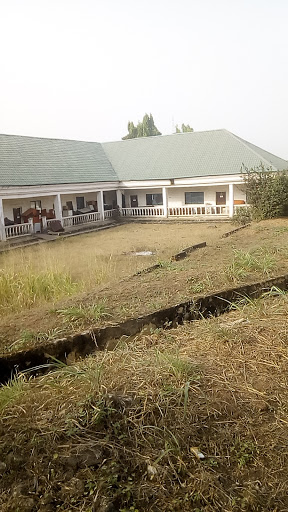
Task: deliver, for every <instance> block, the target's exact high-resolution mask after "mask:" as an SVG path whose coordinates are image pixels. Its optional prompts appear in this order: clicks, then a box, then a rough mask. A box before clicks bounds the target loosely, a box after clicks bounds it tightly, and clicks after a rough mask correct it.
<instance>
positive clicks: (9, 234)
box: [5, 223, 33, 238]
mask: <svg viewBox="0 0 288 512" xmlns="http://www.w3.org/2000/svg"><path fill="white" fill-rule="evenodd" d="M5 233H6V238H13V237H14V236H25V235H31V234H32V233H33V224H30V223H25V224H14V225H13V226H5Z"/></svg>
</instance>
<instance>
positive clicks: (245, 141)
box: [230, 132, 288, 163]
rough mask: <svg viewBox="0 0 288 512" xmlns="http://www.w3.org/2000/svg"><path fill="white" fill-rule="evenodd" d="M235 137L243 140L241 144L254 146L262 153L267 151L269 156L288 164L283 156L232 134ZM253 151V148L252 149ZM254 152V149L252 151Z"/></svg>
mask: <svg viewBox="0 0 288 512" xmlns="http://www.w3.org/2000/svg"><path fill="white" fill-rule="evenodd" d="M230 133H231V134H232V135H234V137H236V138H237V139H239V140H241V142H244V144H245V145H247V144H248V146H254V147H255V148H258V149H260V150H261V151H265V153H268V155H271V156H274V157H275V158H280V160H284V162H287V163H288V160H286V158H282V157H281V156H278V155H275V153H271V151H267V149H264V148H260V146H257V144H253V142H249V140H245V139H242V137H239V136H238V135H235V134H234V133H232V132H230ZM251 149H252V148H251ZM252 151H253V149H252Z"/></svg>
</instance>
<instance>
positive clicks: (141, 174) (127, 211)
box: [0, 130, 288, 241]
mask: <svg viewBox="0 0 288 512" xmlns="http://www.w3.org/2000/svg"><path fill="white" fill-rule="evenodd" d="M260 165H262V166H264V167H265V168H267V169H271V170H272V171H275V172H276V171H281V170H284V169H287V168H288V162H287V161H286V160H284V159H281V158H279V157H277V156H275V155H272V154H271V153H268V152H267V151H265V150H263V149H261V148H258V147H256V146H254V145H253V144H251V143H249V142H247V141H244V140H243V139H241V138H239V137H237V136H236V135H234V134H232V133H230V132H228V131H226V130H213V131H207V132H192V133H183V134H182V133H180V134H173V135H167V136H157V137H147V138H141V139H131V140H125V141H118V142H111V143H110V142H108V143H103V144H100V143H97V142H82V141H69V140H58V139H42V138H37V137H21V136H13V135H0V239H1V240H2V241H5V240H7V239H8V240H9V238H13V237H18V236H23V235H27V234H33V233H37V232H41V231H46V230H49V227H51V226H52V224H53V222H54V221H55V220H57V221H59V222H60V224H61V225H62V226H63V228H64V229H68V230H69V228H71V227H72V226H77V225H79V224H85V223H91V222H100V221H102V222H103V221H104V220H105V219H108V218H110V217H111V216H113V215H114V214H115V213H116V212H117V215H119V214H120V215H122V216H123V217H140V218H141V217H145V218H146V219H148V218H151V219H153V218H154V219H155V218H160V219H161V218H183V217H191V218H195V217H201V218H205V219H211V218H213V219H215V218H216V217H221V218H229V217H232V216H233V214H234V212H235V210H236V209H237V208H242V207H243V206H244V207H245V205H247V203H246V193H245V183H244V180H243V171H244V168H248V169H250V168H257V167H259V166H260Z"/></svg>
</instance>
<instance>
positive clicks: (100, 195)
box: [97, 190, 104, 220]
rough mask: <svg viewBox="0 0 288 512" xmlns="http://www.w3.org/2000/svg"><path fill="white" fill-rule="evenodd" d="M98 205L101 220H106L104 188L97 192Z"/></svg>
mask: <svg viewBox="0 0 288 512" xmlns="http://www.w3.org/2000/svg"><path fill="white" fill-rule="evenodd" d="M97 206H98V212H99V213H100V220H104V200H103V190H99V192H97Z"/></svg>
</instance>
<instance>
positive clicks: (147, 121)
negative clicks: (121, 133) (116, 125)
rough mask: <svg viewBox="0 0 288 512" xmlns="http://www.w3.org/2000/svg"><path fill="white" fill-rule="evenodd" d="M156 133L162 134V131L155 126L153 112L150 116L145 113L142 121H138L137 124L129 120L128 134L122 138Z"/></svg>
mask: <svg viewBox="0 0 288 512" xmlns="http://www.w3.org/2000/svg"><path fill="white" fill-rule="evenodd" d="M155 135H162V133H161V132H159V130H158V128H157V127H156V126H155V123H154V119H153V116H152V114H150V116H149V115H148V114H145V115H144V117H143V120H142V122H141V121H138V124H137V126H135V125H134V123H133V122H132V121H129V122H128V134H127V135H125V137H122V140H127V139H136V138H137V137H153V136H155Z"/></svg>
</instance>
